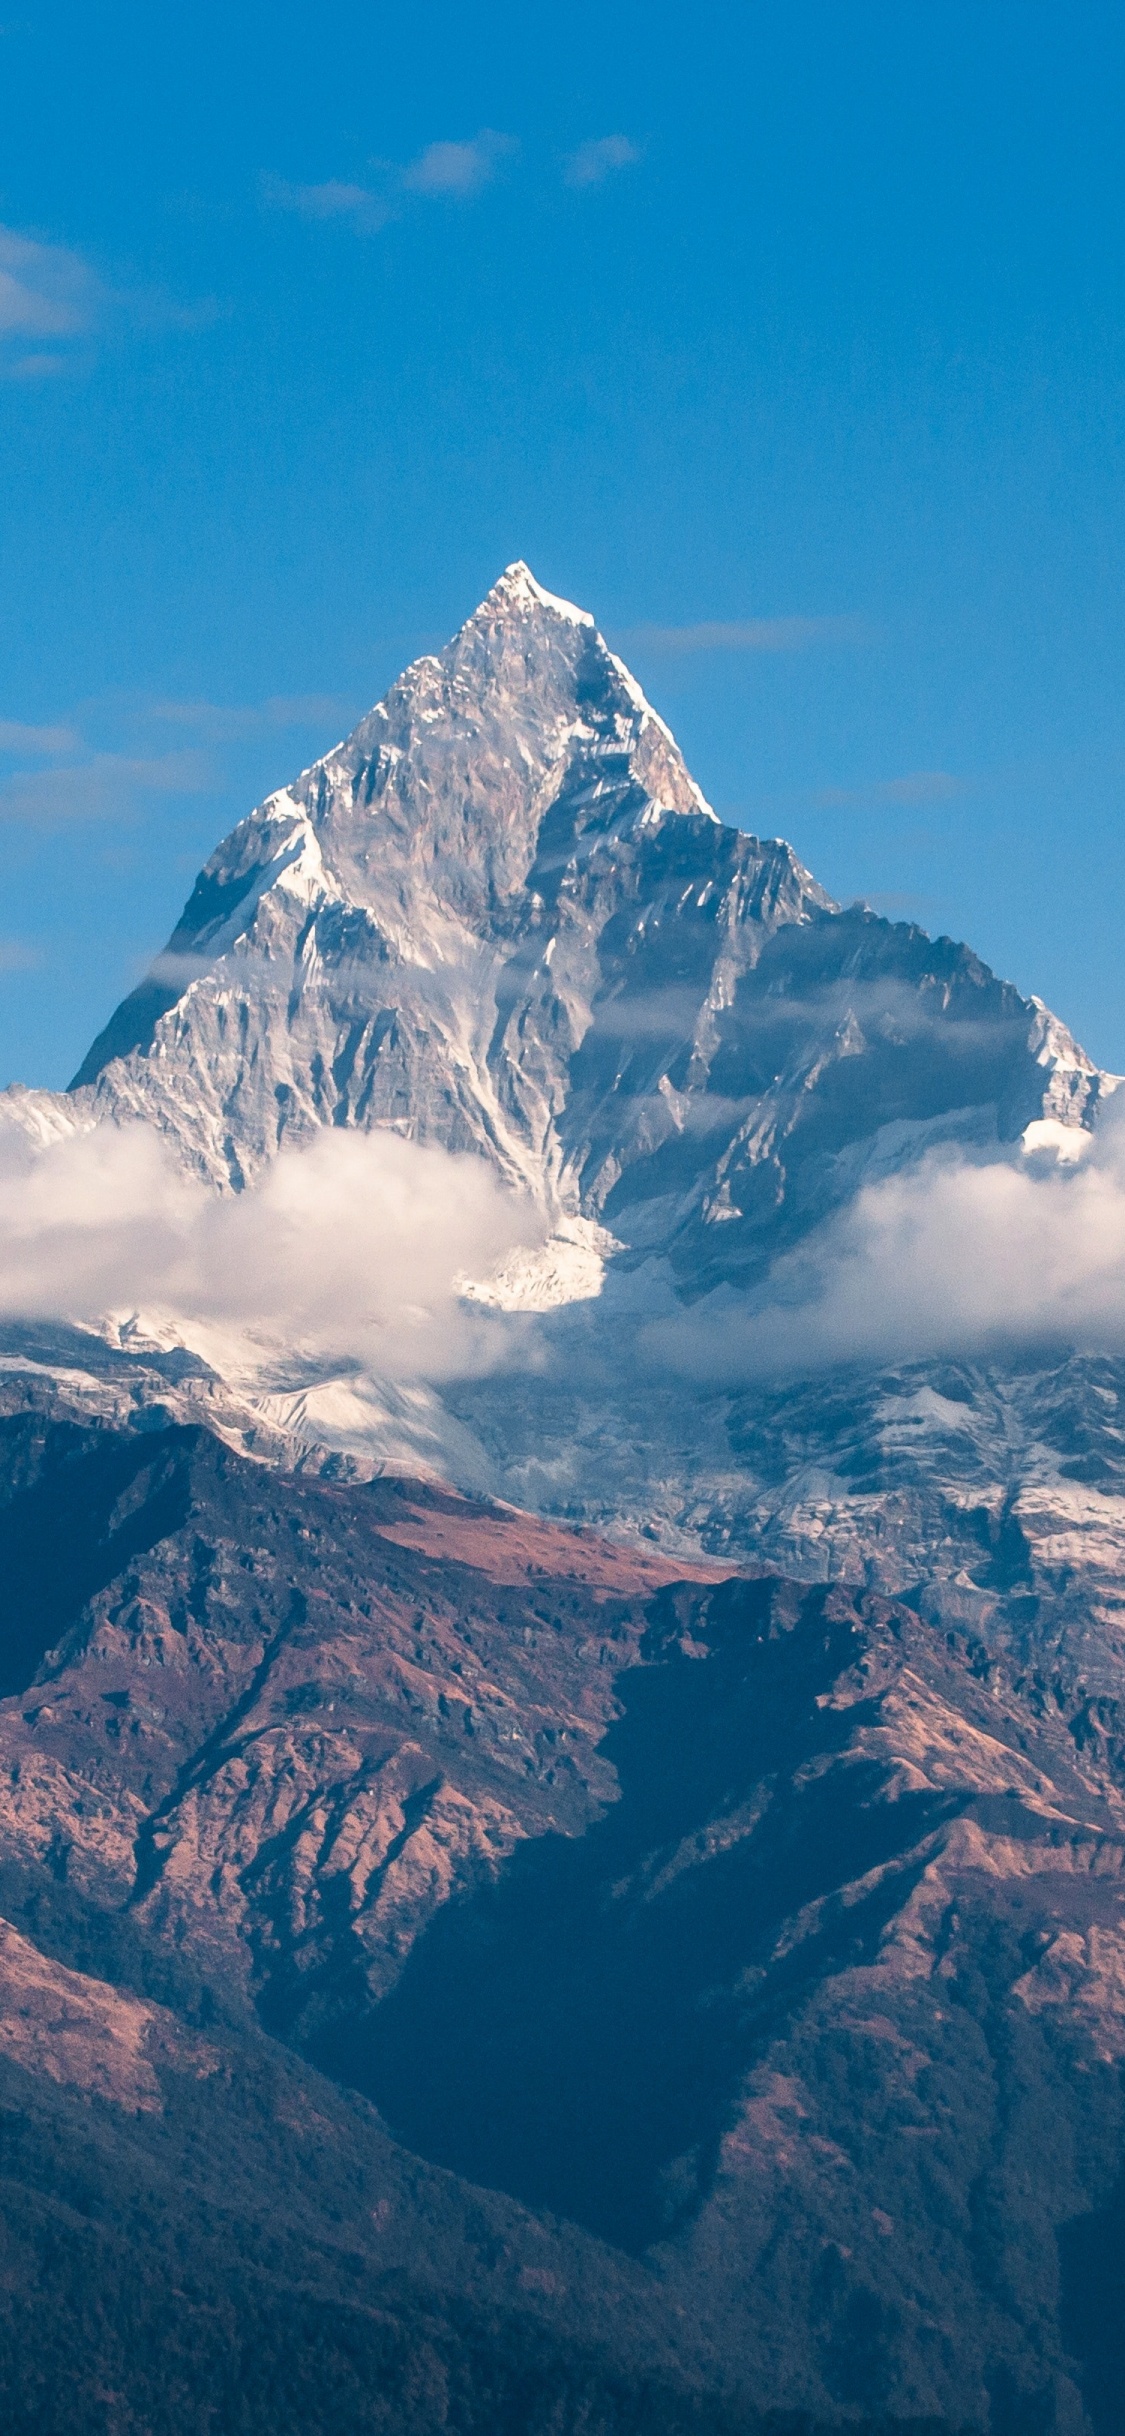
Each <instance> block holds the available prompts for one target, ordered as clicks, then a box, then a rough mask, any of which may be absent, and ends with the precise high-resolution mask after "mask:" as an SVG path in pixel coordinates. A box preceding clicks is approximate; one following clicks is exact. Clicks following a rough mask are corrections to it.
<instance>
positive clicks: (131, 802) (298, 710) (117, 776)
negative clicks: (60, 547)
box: [0, 694, 356, 828]
mask: <svg viewBox="0 0 1125 2436" xmlns="http://www.w3.org/2000/svg"><path fill="white" fill-rule="evenodd" d="M355 715H356V713H355V705H354V703H352V702H349V701H348V700H347V699H346V697H343V696H341V695H338V694H271V695H269V696H267V698H266V700H265V701H262V702H235V703H226V702H208V701H205V700H200V699H198V698H196V699H194V700H188V701H176V700H171V699H168V698H167V697H163V698H158V699H157V700H155V701H153V700H150V699H145V698H144V697H137V696H125V697H120V696H110V697H108V698H107V699H101V700H96V701H93V702H87V703H86V704H84V705H83V706H82V714H81V723H80V724H79V723H78V722H74V721H71V720H65V721H64V720H60V721H58V722H57V723H52V724H50V725H47V724H43V725H40V724H35V723H32V722H30V721H27V720H22V719H0V760H4V761H6V762H8V763H9V765H11V764H15V765H16V766H14V767H12V766H9V767H8V769H7V771H6V772H5V773H4V774H2V775H0V822H12V821H24V822H27V823H28V824H29V825H33V826H37V827H44V828H55V827H57V826H59V825H61V824H63V823H66V822H71V821H92V820H97V821H103V822H104V821H112V820H114V819H120V820H122V821H125V822H131V821H132V820H134V819H135V817H136V814H137V811H138V808H140V807H143V805H144V803H145V801H146V799H149V798H154V797H160V796H167V795H205V794H210V793H212V792H215V791H218V790H219V789H220V788H221V786H222V783H223V779H222V764H221V760H220V761H218V762H216V760H214V759H213V758H212V752H211V748H212V747H218V748H221V747H222V746H224V745H237V744H242V743H245V742H246V741H248V740H252V739H254V738H255V737H264V736H270V735H278V736H280V735H284V734H285V733H286V732H287V731H289V730H290V729H309V728H313V729H319V730H320V731H321V733H322V735H326V736H327V738H328V740H329V741H332V740H334V738H335V737H337V736H339V735H342V734H343V733H344V732H345V730H346V728H347V727H348V726H350V725H351V724H352V723H353V721H354V718H355ZM169 730H171V731H172V733H171V734H169ZM83 731H86V732H83ZM20 765H22V766H20Z"/></svg>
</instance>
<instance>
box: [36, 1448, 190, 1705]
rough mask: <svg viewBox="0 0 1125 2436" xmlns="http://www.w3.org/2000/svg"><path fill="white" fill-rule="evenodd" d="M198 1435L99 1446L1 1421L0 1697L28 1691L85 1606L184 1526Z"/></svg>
mask: <svg viewBox="0 0 1125 2436" xmlns="http://www.w3.org/2000/svg"><path fill="white" fill-rule="evenodd" d="M197 1436H198V1433H197V1432H195V1431H190V1430H183V1429H158V1430H153V1431H149V1432H145V1433H143V1434H140V1435H138V1436H136V1437H125V1436H122V1435H119V1434H118V1433H117V1432H116V1431H113V1432H110V1431H106V1432H105V1434H104V1437H103V1438H101V1439H99V1438H98V1437H97V1436H92V1434H91V1432H90V1431H88V1430H84V1429H81V1428H78V1427H70V1426H68V1425H66V1424H61V1425H60V1424H54V1425H51V1426H50V1427H49V1428H48V1429H46V1430H44V1428H43V1426H42V1424H41V1423H39V1422H38V1421H36V1420H35V1418H34V1417H33V1416H30V1415H26V1414H18V1415H16V1416H15V1417H13V1418H12V1419H8V1420H3V1421H0V1483H2V1486H3V1489H4V1490H6V1492H7V1496H6V1500H5V1502H4V1503H3V1504H2V1505H0V1699H8V1698H10V1697H11V1695H12V1694H13V1693H15V1694H18V1693H21V1692H25V1691H26V1690H27V1688H28V1686H29V1685H30V1684H31V1683H33V1682H34V1680H35V1677H36V1675H37V1673H38V1671H39V1668H40V1666H41V1665H42V1663H43V1660H44V1658H45V1657H46V1656H47V1654H48V1652H49V1651H50V1650H53V1649H54V1648H56V1647H57V1645H58V1643H59V1642H60V1641H61V1640H62V1639H63V1638H64V1636H65V1634H66V1632H67V1630H68V1628H69V1626H70V1625H71V1624H73V1623H74V1622H75V1621H76V1619H77V1617H78V1616H79V1615H80V1614H81V1612H82V1609H83V1607H84V1606H85V1605H86V1602H87V1600H89V1599H92V1598H94V1597H95V1596H96V1594H97V1592H98V1591H99V1590H103V1589H104V1588H105V1585H106V1583H107V1582H111V1581H112V1580H113V1579H114V1577H115V1575H117V1574H118V1573H120V1572H121V1570H122V1568H123V1567H124V1566H125V1565H127V1564H128V1562H129V1560H130V1558H132V1557H134V1556H138V1555H141V1554H142V1553H143V1552H145V1551H146V1550H148V1549H150V1548H154V1547H155V1546H156V1544H157V1542H158V1541H159V1540H162V1539H165V1538H167V1537H168V1536H169V1534H170V1533H171V1532H173V1531H176V1530H178V1529H179V1528H180V1525H181V1524H182V1523H183V1521H184V1519H185V1516H186V1514H187V1510H188V1504H189V1497H190V1491H189V1482H188V1469H187V1465H186V1463H185V1460H184V1454H185V1449H186V1448H188V1447H190V1446H191V1445H194V1442H195V1439H196V1437H197Z"/></svg>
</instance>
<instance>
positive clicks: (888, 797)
mask: <svg viewBox="0 0 1125 2436" xmlns="http://www.w3.org/2000/svg"><path fill="white" fill-rule="evenodd" d="M967 785H968V781H967V779H964V778H955V777H954V775H953V772H952V771H951V770H907V771H906V772H905V773H904V775H903V776H902V777H901V778H879V779H876V780H875V781H874V782H873V784H872V785H871V786H869V787H821V788H820V789H819V790H818V791H817V793H816V794H815V795H814V796H813V797H812V801H813V803H814V804H815V805H816V807H817V809H818V811H834V810H836V809H837V808H838V809H840V810H846V809H849V808H850V807H851V805H853V804H899V805H902V806H903V807H904V808H906V809H909V808H910V807H911V806H913V805H915V804H938V803H947V802H948V801H949V799H950V797H951V796H954V795H963V794H964V793H965V790H966V787H967Z"/></svg>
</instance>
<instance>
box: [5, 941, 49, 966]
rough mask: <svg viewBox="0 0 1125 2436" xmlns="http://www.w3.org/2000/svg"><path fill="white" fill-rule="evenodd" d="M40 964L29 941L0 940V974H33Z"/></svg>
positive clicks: (39, 958)
mask: <svg viewBox="0 0 1125 2436" xmlns="http://www.w3.org/2000/svg"><path fill="white" fill-rule="evenodd" d="M41 962H42V958H41V956H40V953H39V950H38V948H37V947H33V946H32V944H31V941H30V940H29V939H0V973H33V972H34V971H35V969H36V967H37V965H39V964H40V963H41Z"/></svg>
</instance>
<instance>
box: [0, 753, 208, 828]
mask: <svg viewBox="0 0 1125 2436" xmlns="http://www.w3.org/2000/svg"><path fill="white" fill-rule="evenodd" d="M216 783H217V781H216V778H215V773H214V771H213V769H212V767H211V764H210V763H209V761H207V759H206V757H205V756H204V755H203V754H202V753H199V752H196V751H191V750H189V751H182V752H173V753H155V754H140V753H136V754H134V753H88V754H87V755H86V757H85V758H84V759H83V760H81V761H74V760H67V761H63V762H62V763H61V764H59V763H56V764H55V766H54V767H53V768H47V769H38V770H14V771H13V772H12V774H11V776H10V777H8V778H5V779H3V780H0V821H22V822H27V823H28V824H31V825H34V826H36V827H41V828H56V827H58V826H60V825H61V824H63V823H65V822H68V821H87V820H105V819H107V818H111V817H113V816H114V815H117V816H118V817H120V818H128V817H131V816H132V814H133V813H134V811H135V809H136V805H137V802H138V800H143V798H144V797H145V796H148V795H205V794H209V793H210V792H211V790H212V788H213V787H214V786H215V785H216Z"/></svg>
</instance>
